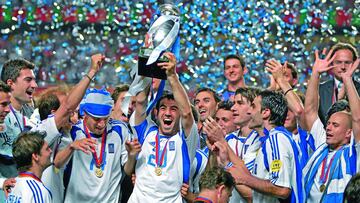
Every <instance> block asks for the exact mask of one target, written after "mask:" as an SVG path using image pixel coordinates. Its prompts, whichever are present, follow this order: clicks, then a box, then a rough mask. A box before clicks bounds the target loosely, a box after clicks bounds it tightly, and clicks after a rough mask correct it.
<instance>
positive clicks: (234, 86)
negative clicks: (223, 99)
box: [227, 79, 245, 92]
mask: <svg viewBox="0 0 360 203" xmlns="http://www.w3.org/2000/svg"><path fill="white" fill-rule="evenodd" d="M239 87H245V82H244V79H241V80H239V81H237V82H233V83H230V82H229V84H228V85H227V89H228V90H229V91H232V92H235V91H236V90H237V89H238V88H239Z"/></svg>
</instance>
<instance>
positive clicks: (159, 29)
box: [138, 2, 180, 79]
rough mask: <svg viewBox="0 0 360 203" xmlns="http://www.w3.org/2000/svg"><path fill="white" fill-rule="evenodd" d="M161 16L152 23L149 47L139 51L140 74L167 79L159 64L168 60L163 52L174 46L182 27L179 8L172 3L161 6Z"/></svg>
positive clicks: (149, 33) (148, 33)
mask: <svg viewBox="0 0 360 203" xmlns="http://www.w3.org/2000/svg"><path fill="white" fill-rule="evenodd" d="M159 11H160V16H159V17H158V18H157V19H156V20H155V21H154V23H153V24H152V25H151V27H150V29H149V31H148V32H147V35H148V42H147V43H146V44H149V46H148V47H141V48H140V51H139V62H138V74H139V75H143V76H147V77H151V78H159V79H166V73H165V70H162V69H161V68H160V67H158V66H157V63H159V62H165V61H168V60H167V58H166V57H163V56H162V55H161V54H162V53H163V52H165V51H167V50H169V49H171V47H172V46H173V44H174V43H175V41H176V38H177V36H178V34H179V29H180V22H179V21H180V18H179V14H180V11H179V9H178V8H177V7H176V6H175V5H174V4H172V3H167V2H166V3H164V4H161V5H160V7H159Z"/></svg>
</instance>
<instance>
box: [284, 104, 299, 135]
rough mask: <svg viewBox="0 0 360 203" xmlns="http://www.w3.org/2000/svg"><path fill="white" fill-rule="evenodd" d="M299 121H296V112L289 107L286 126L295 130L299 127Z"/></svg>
mask: <svg viewBox="0 0 360 203" xmlns="http://www.w3.org/2000/svg"><path fill="white" fill-rule="evenodd" d="M296 124H297V122H296V117H295V114H294V113H293V112H292V111H291V110H290V109H289V110H288V113H287V115H286V120H285V123H284V127H285V128H286V129H287V130H288V131H290V132H292V131H293V130H295V129H296V127H297V125H296Z"/></svg>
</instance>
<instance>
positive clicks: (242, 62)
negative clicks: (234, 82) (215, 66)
mask: <svg viewBox="0 0 360 203" xmlns="http://www.w3.org/2000/svg"><path fill="white" fill-rule="evenodd" d="M229 59H237V60H239V61H240V65H241V68H243V69H244V68H245V66H246V64H245V59H244V58H243V57H241V56H239V55H235V54H230V55H227V56H226V57H225V60H224V68H225V62H226V61H227V60H229Z"/></svg>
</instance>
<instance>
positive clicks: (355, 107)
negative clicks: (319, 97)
mask: <svg viewBox="0 0 360 203" xmlns="http://www.w3.org/2000/svg"><path fill="white" fill-rule="evenodd" d="M359 63H360V59H357V60H356V61H355V62H354V63H353V64H352V66H351V68H350V69H348V70H347V71H346V72H345V73H343V74H342V75H341V76H342V80H343V83H344V86H345V91H346V95H347V97H348V100H349V105H350V109H351V118H352V129H353V133H354V137H355V142H356V143H358V142H359V141H360V98H359V94H358V93H357V91H356V88H355V85H354V82H353V80H352V75H353V73H354V72H355V70H356V69H357V68H358V66H359Z"/></svg>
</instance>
